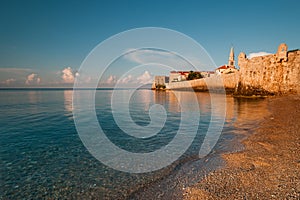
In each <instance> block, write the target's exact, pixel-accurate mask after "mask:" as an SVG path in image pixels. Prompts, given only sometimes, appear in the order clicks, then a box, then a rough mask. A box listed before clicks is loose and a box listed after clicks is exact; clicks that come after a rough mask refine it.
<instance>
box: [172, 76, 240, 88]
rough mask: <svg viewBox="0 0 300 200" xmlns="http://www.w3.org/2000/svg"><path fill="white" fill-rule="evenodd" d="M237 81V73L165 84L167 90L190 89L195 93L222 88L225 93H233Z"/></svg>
mask: <svg viewBox="0 0 300 200" xmlns="http://www.w3.org/2000/svg"><path fill="white" fill-rule="evenodd" d="M238 80H239V74H238V73H231V74H226V75H225V74H224V75H213V76H211V77H207V78H202V79H195V80H191V81H180V82H170V83H168V84H167V89H186V88H191V87H192V88H193V89H194V90H196V91H208V90H219V89H222V88H223V87H224V88H225V89H226V91H232V92H233V91H234V90H235V87H236V83H237V82H238Z"/></svg>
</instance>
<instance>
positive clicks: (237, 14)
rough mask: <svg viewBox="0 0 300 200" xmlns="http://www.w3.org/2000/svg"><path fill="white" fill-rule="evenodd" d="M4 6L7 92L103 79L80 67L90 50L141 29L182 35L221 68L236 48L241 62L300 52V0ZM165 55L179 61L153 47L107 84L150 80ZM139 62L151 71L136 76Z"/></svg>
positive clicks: (2, 54) (1, 83)
mask: <svg viewBox="0 0 300 200" xmlns="http://www.w3.org/2000/svg"><path fill="white" fill-rule="evenodd" d="M0 4H1V6H0V25H1V31H0V87H72V85H73V83H74V80H75V79H76V78H77V77H81V78H82V80H84V81H86V83H88V82H89V81H91V80H93V79H97V78H96V77H93V76H91V75H88V74H86V75H85V74H84V72H81V71H80V70H79V69H80V66H82V63H83V62H84V60H85V59H86V57H87V56H88V55H89V54H90V52H91V51H92V50H93V49H94V48H95V47H96V46H97V45H98V44H99V43H101V42H103V41H105V40H106V39H108V38H110V37H112V36H114V35H116V34H119V33H121V32H124V31H127V30H130V29H134V28H143V27H162V28H167V29H171V30H175V31H178V32H180V33H183V34H185V35H187V36H188V37H190V38H192V39H193V40H195V41H196V42H198V43H199V44H200V45H201V46H202V47H203V48H204V49H205V51H206V52H207V53H208V55H209V56H210V57H211V59H212V60H213V62H214V64H215V66H221V65H223V64H226V63H227V61H228V55H229V51H230V48H231V47H232V46H233V47H234V50H235V56H236V58H237V55H238V54H239V53H240V52H241V51H243V52H245V53H246V54H247V55H248V56H250V57H251V56H254V55H260V54H261V53H259V52H263V53H275V52H276V50H277V47H278V45H279V44H280V43H282V42H284V43H286V44H287V45H288V47H289V49H298V48H300V37H299V33H300V26H299V24H300V23H299V20H300V17H299V8H300V1H298V0H285V1H283V0H282V1H279V0H278V1H276V0H274V1H267V0H265V1H262V0H260V1H256V0H253V1H240V0H239V1H236V0H232V1H223V0H219V1H216V0H212V1H207V0H206V1H199V0H195V1H174V0H164V1H161V0H160V1H159V0H151V1H144V0H142V1H141V0H137V1H135V0H131V1H129V0H122V1H121V0H120V1H114V0H107V1H106V0H103V1H101V0H99V1H93V0H91V1H83V0H82V1H78V0H72V1H71V0H65V1H63V0H61V1H58V0H43V1H40V0H26V1H21V0H20V1H16V0H1V1H0ZM163 39H164V38H162V40H163ZM132 40H134V39H132ZM129 42H131V41H129ZM175 44H176V42H175ZM118 47H119V46H114V47H109V48H118ZM109 50H110V49H108V51H109ZM127 50H128V49H127ZM257 53H259V54H257ZM162 55H164V56H166V59H168V58H170V57H172V56H170V55H168V54H162V53H161V51H159V52H158V53H157V52H153V51H149V50H144V51H140V52H135V51H133V52H132V54H131V55H123V56H120V58H119V60H117V61H114V62H113V64H112V65H114V66H112V67H111V69H109V70H107V71H106V72H105V74H103V77H101V80H100V82H101V81H102V82H103V85H104V86H109V85H110V84H113V83H116V82H121V83H123V84H126V83H149V82H151V80H152V79H153V76H154V75H159V74H158V73H159V69H158V66H155V67H153V68H156V70H152V68H151V65H148V64H147V62H148V61H149V59H148V58H149V56H151V57H154V58H155V59H158V62H159V59H161V56H162ZM147 56H148V57H147ZM196 56H197V55H196ZM198 60H199V58H198ZM137 65H144V66H145V67H143V70H137V71H136V72H134V73H132V74H130V70H129V69H130V67H129V66H131V67H134V66H137ZM215 66H207V68H206V69H208V68H209V69H210V70H213V68H214V67H215ZM122 70H123V71H122ZM126 70H127V71H126ZM168 70H169V69H167V68H164V69H163V70H162V71H161V73H162V74H166V73H167V72H168ZM120 71H122V73H121V72H120ZM125 72H126V73H125ZM95 76H96V75H95ZM97 76H99V74H97ZM97 80H98V79H97ZM105 84H106V85H105Z"/></svg>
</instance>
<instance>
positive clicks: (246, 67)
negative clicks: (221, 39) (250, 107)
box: [235, 44, 300, 95]
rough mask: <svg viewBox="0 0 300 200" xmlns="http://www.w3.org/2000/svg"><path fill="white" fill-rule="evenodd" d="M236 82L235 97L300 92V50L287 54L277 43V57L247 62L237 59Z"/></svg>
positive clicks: (283, 46)
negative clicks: (237, 74) (237, 72)
mask: <svg viewBox="0 0 300 200" xmlns="http://www.w3.org/2000/svg"><path fill="white" fill-rule="evenodd" d="M238 65H239V67H240V70H239V81H238V82H237V86H236V91H235V93H236V94H240V95H252V94H262V95H264V94H265V95H267V94H287V93H300V50H292V51H288V47H287V45H286V44H280V45H279V47H278V50H277V53H276V54H271V55H266V56H259V57H254V58H251V59H247V57H246V55H245V53H243V52H242V53H240V55H239V57H238Z"/></svg>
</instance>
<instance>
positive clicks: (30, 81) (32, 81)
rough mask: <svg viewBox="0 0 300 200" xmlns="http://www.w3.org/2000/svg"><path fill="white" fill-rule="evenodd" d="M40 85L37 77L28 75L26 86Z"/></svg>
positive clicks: (33, 74) (39, 79)
mask: <svg viewBox="0 0 300 200" xmlns="http://www.w3.org/2000/svg"><path fill="white" fill-rule="evenodd" d="M40 83H41V78H40V77H38V75H37V74H35V73H32V74H29V75H28V76H27V79H26V81H25V84H26V85H32V84H40Z"/></svg>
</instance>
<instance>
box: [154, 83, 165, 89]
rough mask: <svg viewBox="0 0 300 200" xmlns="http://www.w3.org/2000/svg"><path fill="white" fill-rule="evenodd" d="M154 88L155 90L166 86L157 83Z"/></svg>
mask: <svg viewBox="0 0 300 200" xmlns="http://www.w3.org/2000/svg"><path fill="white" fill-rule="evenodd" d="M155 88H156V89H157V90H161V89H166V86H165V85H161V84H158V85H156V86H155Z"/></svg>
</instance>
